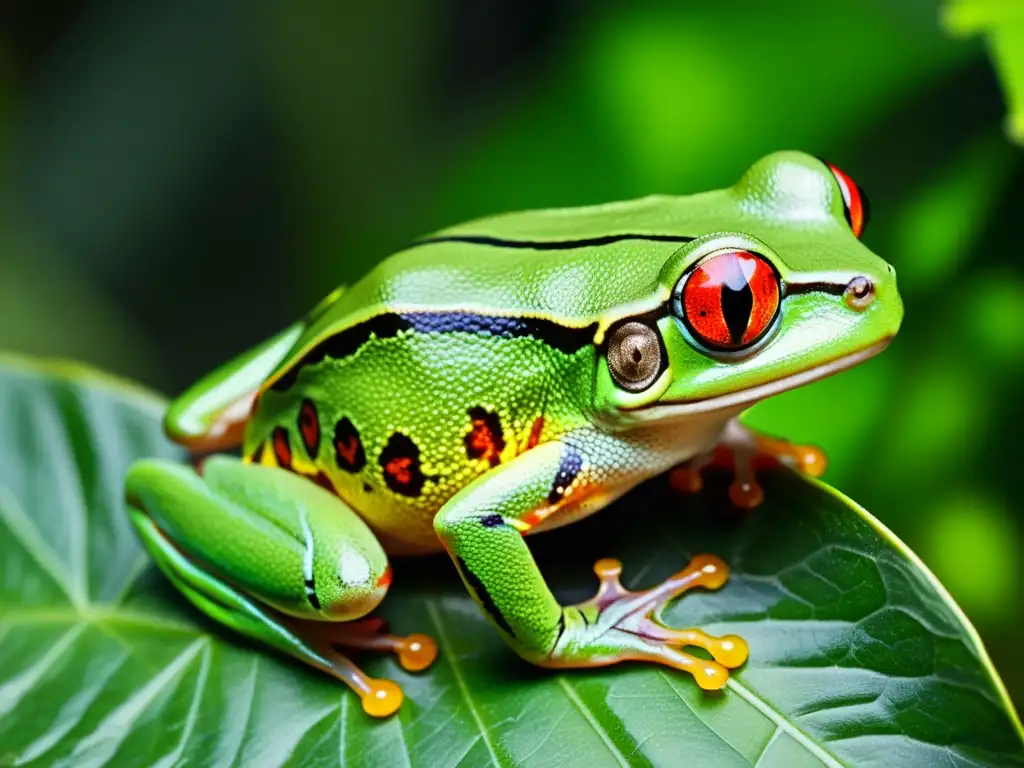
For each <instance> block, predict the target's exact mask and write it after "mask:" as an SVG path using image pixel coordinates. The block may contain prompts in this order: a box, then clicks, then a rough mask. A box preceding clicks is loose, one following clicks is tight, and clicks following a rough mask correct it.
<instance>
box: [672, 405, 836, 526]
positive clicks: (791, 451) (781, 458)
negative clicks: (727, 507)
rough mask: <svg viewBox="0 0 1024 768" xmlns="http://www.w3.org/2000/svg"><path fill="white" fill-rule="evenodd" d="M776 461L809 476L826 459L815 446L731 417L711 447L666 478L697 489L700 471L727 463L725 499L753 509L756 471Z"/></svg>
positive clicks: (760, 493)
mask: <svg viewBox="0 0 1024 768" xmlns="http://www.w3.org/2000/svg"><path fill="white" fill-rule="evenodd" d="M779 464H783V465H785V466H787V467H792V468H793V469H797V470H799V471H801V472H804V473H806V474H808V475H811V476H812V477H821V475H822V474H824V472H825V467H826V465H827V461H826V459H825V454H824V453H823V452H822V450H821V449H820V448H817V447H816V446H813V445H797V444H796V443H791V442H789V441H787V440H779V439H778V438H774V437H769V436H768V435H762V434H760V433H758V432H755V431H754V430H752V429H750V428H748V427H745V426H743V425H742V424H740V423H739V421H737V420H736V419H733V420H732V421H730V422H729V423H728V424H727V425H726V427H725V430H724V431H723V432H722V436H721V438H720V439H719V441H718V444H717V445H716V446H715V447H714V448H713V449H712V450H710V451H708V452H707V453H702V454H700V455H698V456H695V457H694V458H693V459H691V460H690V461H688V462H687V463H686V464H683V465H682V466H679V467H676V468H675V469H673V470H672V471H671V472H670V473H669V482H670V483H671V484H672V487H673V488H674V489H675V490H677V491H679V492H680V493H697V492H698V491H700V489H701V488H703V487H704V478H703V475H704V472H706V471H708V470H710V469H718V468H728V467H731V468H732V470H733V481H732V484H731V485H730V486H729V499H730V500H731V501H732V503H733V504H735V505H736V506H737V507H741V508H742V509H753V508H754V507H757V506H759V505H760V504H761V502H762V501H764V490H763V489H762V488H761V486H760V484H759V483H758V482H757V472H759V471H760V470H762V469H768V468H770V467H774V466H778V465H779Z"/></svg>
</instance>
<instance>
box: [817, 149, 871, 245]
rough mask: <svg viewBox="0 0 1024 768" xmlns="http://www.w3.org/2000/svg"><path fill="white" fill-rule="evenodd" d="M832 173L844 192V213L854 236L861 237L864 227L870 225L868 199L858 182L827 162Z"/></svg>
mask: <svg viewBox="0 0 1024 768" xmlns="http://www.w3.org/2000/svg"><path fill="white" fill-rule="evenodd" d="M825 165H827V166H828V169H829V170H830V171H832V175H833V176H835V177H836V184H838V185H839V191H840V192H842V194H843V213H844V214H845V215H846V222H847V223H848V224H849V225H850V229H852V230H853V234H854V237H860V235H861V232H863V231H864V227H866V226H867V225H868V213H869V208H868V199H867V197H866V196H865V195H864V192H863V191H862V190H861V188H860V187H858V186H857V183H856V182H855V181H854V180H853V179H851V178H850V177H849V176H847V175H846V174H845V173H843V172H842V171H841V170H839V169H838V168H836V167H835V166H834V165H832V163H829V162H825Z"/></svg>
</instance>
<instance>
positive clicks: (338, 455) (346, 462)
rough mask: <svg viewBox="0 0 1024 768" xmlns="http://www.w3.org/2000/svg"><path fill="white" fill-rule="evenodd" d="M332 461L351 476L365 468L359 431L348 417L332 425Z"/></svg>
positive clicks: (364, 453)
mask: <svg viewBox="0 0 1024 768" xmlns="http://www.w3.org/2000/svg"><path fill="white" fill-rule="evenodd" d="M334 459H335V461H336V462H337V463H338V466H339V467H340V468H341V469H343V470H344V471H346V472H351V473H352V474H355V473H356V472H358V471H359V470H361V469H362V468H363V467H365V466H366V451H364V450H363V441H362V440H361V439H360V438H359V430H358V429H356V425H355V424H353V423H352V420H351V419H350V418H349V417H348V416H345V417H344V418H342V419H341V421H339V422H338V423H337V424H335V425H334Z"/></svg>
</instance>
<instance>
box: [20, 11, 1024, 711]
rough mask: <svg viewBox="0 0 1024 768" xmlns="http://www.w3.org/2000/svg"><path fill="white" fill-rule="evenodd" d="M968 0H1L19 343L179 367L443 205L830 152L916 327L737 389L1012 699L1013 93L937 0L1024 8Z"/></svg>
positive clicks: (1017, 614)
mask: <svg viewBox="0 0 1024 768" xmlns="http://www.w3.org/2000/svg"><path fill="white" fill-rule="evenodd" d="M47 5H52V7H51V8H44V6H47ZM959 5H961V6H962V8H960V9H959V10H958V9H956V8H953V9H952V10H950V11H947V13H946V16H945V22H946V27H944V26H943V25H942V24H940V8H939V5H938V2H937V0H935V1H933V0H906V1H905V2H899V3H893V2H890V1H889V0H860V1H856V0H833V2H829V3H822V2H819V1H818V0H788V1H787V2H782V1H781V0H780V2H776V3H764V2H758V1H756V0H721V1H720V2H718V3H714V4H710V3H667V2H666V3H643V4H613V3H586V4H584V3H581V2H575V3H574V2H559V3H546V2H540V0H537V1H536V2H520V3H516V2H512V0H503V1H502V2H495V3H487V4H484V3H473V2H470V0H461V1H456V0H449V1H448V2H435V3H399V2H397V1H396V0H381V2H379V3H374V4H354V3H353V4H346V3H335V2H328V0H292V2H287V3H286V2H283V1H282V0H261V1H260V2H255V3H244V2H242V0H219V1H218V2H205V1H204V0H179V2H176V3H173V4H158V5H154V6H151V5H149V4H145V5H143V4H136V3H132V2H130V0H65V1H64V2H59V3H52V4H50V3H36V4H7V7H5V8H4V9H3V10H2V11H0V347H3V348H11V349H16V350H20V351H24V352H28V353H32V354H37V355H67V356H72V357H76V358H80V359H83V360H86V361H89V362H92V363H96V364H98V365H101V366H104V367H106V368H110V369H113V370H114V371H117V372H119V373H123V374H126V375H130V376H134V377H136V378H140V379H142V380H143V381H145V382H147V383H150V384H152V385H154V386H157V387H159V388H162V389H164V390H166V391H168V392H172V393H173V392H175V391H178V390H179V389H181V388H182V387H184V386H185V385H186V384H187V383H188V382H189V381H190V380H191V379H192V378H193V377H195V376H197V375H199V374H200V373H202V372H203V371H205V370H207V369H209V368H210V367H212V366H213V365H215V364H216V363H218V362H220V361H221V360H223V359H224V358H226V357H227V356H229V355H232V354H234V353H236V352H237V351H239V350H241V349H242V348H244V347H245V346H247V345H248V344H250V343H252V342H254V341H256V340H258V339H261V338H263V337H265V336H267V335H269V334H270V333H271V332H273V331H275V330H277V329H278V328H279V327H281V326H283V325H284V324H285V323H286V322H289V321H291V320H292V319H293V318H294V317H296V316H297V315H299V314H300V313H302V312H303V311H304V310H305V309H306V308H308V307H309V306H310V305H312V303H313V302H315V301H316V300H317V299H319V298H320V297H321V296H323V295H324V294H326V293H327V292H328V291H329V290H330V289H331V288H332V287H333V286H334V285H336V284H338V283H342V282H351V281H353V280H356V279H358V278H359V276H360V275H362V274H363V273H364V272H365V271H366V270H367V269H368V268H369V267H370V266H371V265H372V264H374V263H376V262H377V261H378V260H379V259H381V258H383V257H384V256H386V255H387V254H388V253H389V252H390V251H391V250H393V249H395V248H397V247H399V246H400V245H401V244H403V243H404V242H406V241H408V240H409V239H410V238H412V237H414V236H415V235H418V234H421V233H423V232H426V231H429V230H431V229H434V228H438V227H441V226H444V225H447V224H451V223H454V222H458V221H460V220H465V219H467V218H470V217H473V216H476V215H482V214H486V213H492V212H497V211H501V210H509V209H518V208H529V207H540V206H547V205H575V204H584V203H594V202H602V201H605V200H612V199H620V198H626V197H631V196H638V195H643V194H648V193H651V192H666V193H688V192H695V191H700V190H703V189H707V188H714V187H721V186H724V185H728V184H731V183H732V182H733V181H734V180H735V178H736V177H737V176H738V174H739V173H740V172H741V171H742V170H743V169H744V168H745V167H746V166H747V165H748V164H749V163H750V162H751V161H752V160H754V159H755V158H756V157H758V156H760V155H761V154H764V153H766V152H769V151H772V150H775V149H782V148H795V149H802V150H805V151H808V152H812V153H815V154H818V155H822V156H825V157H828V158H829V159H830V160H831V161H833V162H835V163H836V164H837V165H839V166H840V167H841V168H843V169H844V170H846V171H847V172H848V173H850V174H851V175H852V176H853V177H854V178H855V179H856V180H857V181H858V182H859V183H860V184H861V185H862V186H863V187H864V188H865V189H866V190H867V192H868V194H869V195H870V197H871V201H872V207H873V211H874V219H873V221H872V223H871V225H870V226H869V228H868V230H867V233H866V235H865V241H866V243H867V244H868V245H869V246H870V247H872V248H873V249H875V250H876V251H877V252H878V253H879V254H881V255H882V256H883V257H885V258H886V259H887V260H889V261H890V262H891V263H892V264H893V265H894V266H895V267H896V270H897V273H898V274H899V276H900V280H901V283H900V284H901V290H902V293H903V296H904V301H905V304H906V321H905V324H904V328H903V330H902V331H901V334H900V336H899V338H898V339H897V340H896V342H895V343H894V344H893V345H892V347H891V348H890V349H889V350H888V351H887V352H886V353H885V354H884V355H883V356H881V357H880V358H877V359H875V360H872V361H870V362H869V363H867V364H865V365H864V366H862V367H860V368H858V369H855V370H853V371H850V372H848V373H845V374H843V375H842V376H839V377H836V378H833V379H829V380H826V381H823V382H820V383H818V384H815V385H813V386H810V387H807V388H804V389H802V390H798V391H795V392H792V393H788V394H786V395H783V396H780V397H778V398H775V399H773V400H770V401H767V402H765V403H763V404H760V405H759V406H757V407H756V408H754V409H753V411H752V412H751V413H750V414H749V415H748V417H747V418H748V421H749V422H751V423H753V424H755V425H757V426H759V427H761V428H763V429H766V430H769V431H772V432H776V433H779V434H783V435H786V436H788V437H790V438H792V439H794V440H799V441H808V442H814V443H818V444H821V445H822V446H824V447H825V449H826V450H827V451H828V453H829V455H830V457H831V466H830V469H829V472H828V474H827V476H826V479H827V480H828V481H830V482H831V483H833V484H834V485H836V486H838V487H839V488H841V489H842V490H843V491H845V492H846V493H848V494H850V495H851V496H852V497H853V498H855V499H857V500H858V501H859V502H861V503H863V504H864V505H865V506H867V507H868V508H869V509H872V508H876V509H885V510H890V513H889V515H888V516H887V517H886V520H885V522H886V523H887V524H888V525H889V526H890V527H892V528H893V529H894V530H895V531H896V533H897V534H899V535H900V536H902V537H903V538H904V539H905V540H906V541H907V542H908V543H909V544H910V545H911V547H913V548H914V549H915V550H917V551H918V553H919V554H920V555H921V556H922V557H923V559H924V560H925V561H926V562H927V563H928V564H929V565H931V566H932V568H933V569H934V570H935V571H936V573H937V575H938V576H939V578H940V579H941V580H943V581H944V582H945V583H946V585H947V586H948V587H949V589H950V590H951V592H952V593H953V594H954V596H955V597H957V598H958V599H959V600H960V602H961V604H962V606H963V608H964V609H965V611H966V612H967V614H968V615H969V616H970V617H971V618H972V619H973V620H974V621H975V622H976V623H977V625H978V628H979V630H980V631H981V633H982V636H983V637H984V638H985V639H986V641H987V643H988V645H989V647H990V650H991V652H992V655H993V657H994V659H995V661H996V664H997V666H998V667H999V668H1000V669H1001V671H1002V674H1003V677H1004V679H1005V680H1006V683H1007V685H1008V687H1009V688H1010V691H1011V695H1012V696H1013V697H1014V698H1015V699H1016V701H1017V702H1018V705H1019V704H1020V703H1021V701H1022V699H1024V663H1022V661H1021V660H1020V655H1019V653H1018V652H1017V645H1018V635H1017V633H1018V632H1019V630H1020V629H1021V623H1022V622H1021V618H1022V613H1024V610H1022V607H1021V604H1022V602H1024V601H1022V600H1021V598H1020V592H1019V584H1020V583H1021V561H1020V543H1021V526H1022V520H1024V504H1022V503H1021V502H1020V500H1019V499H1020V490H1019V488H1018V485H1017V483H1016V480H1015V478H1016V475H1017V473H1019V472H1020V469H1019V466H1020V464H1021V458H1022V451H1021V449H1020V440H1021V438H1020V436H1019V435H1018V430H1019V428H1020V419H1019V417H1018V416H1017V414H1018V412H1019V407H1018V406H1017V398H1018V396H1019V382H1020V381H1021V372H1022V367H1024V333H1022V329H1024V267H1022V262H1021V259H1020V256H1019V248H1020V246H1019V242H1018V238H1017V236H1016V235H1017V231H1016V225H1017V223H1018V219H1017V217H1018V216H1019V212H1020V211H1021V210H1022V209H1024V164H1022V162H1021V153H1020V150H1019V149H1018V148H1016V147H1014V146H1013V145H1012V144H1011V143H1010V142H1009V141H1008V140H1007V138H1006V136H1005V134H1004V132H1003V131H1002V130H1001V126H1002V125H1003V121H1004V114H1005V113H1006V111H1007V110H1010V111H1011V112H1012V111H1013V110H1015V109H1016V110H1018V112H1019V105H1017V104H1015V103H1013V102H1012V101H1011V103H1010V104H1009V105H1007V104H1006V103H1005V102H1004V100H1003V97H1002V93H1001V91H1000V86H999V84H998V81H997V77H996V73H995V71H994V70H993V66H992V64H991V63H990V61H989V59H988V57H987V56H986V45H985V43H984V42H983V38H971V37H969V36H967V37H954V36H951V35H950V34H949V33H947V32H946V31H945V30H946V29H947V28H954V29H957V30H958V31H963V32H970V31H979V30H982V29H985V30H988V32H987V33H986V34H987V37H986V38H984V39H987V40H988V43H989V46H995V47H998V46H1000V45H1001V46H1003V48H1007V47H1009V48H1013V46H1012V44H1011V43H1012V40H1011V37H1012V33H1009V32H1005V31H1003V32H999V33H998V34H997V33H995V32H992V29H993V27H992V26H991V25H989V26H987V27H986V26H984V25H982V24H981V23H980V22H979V23H978V24H974V25H973V26H972V25H971V24H968V23H966V22H963V19H965V18H968V17H966V16H963V15H962V13H966V12H965V11H963V8H966V7H967V5H971V4H970V3H962V4H959ZM973 5H975V6H977V7H980V6H981V5H982V4H981V3H974V4H973ZM958 13H961V16H957V14H958ZM970 18H974V17H970ZM957 19H959V20H960V21H961V22H963V23H960V24H959V26H958V24H957ZM1004 29H1005V28H1004ZM1007 35H1010V37H1007ZM1000 40H1002V41H1003V42H1002V43H1000V42H999V41H1000ZM1007 41H1009V42H1007ZM1018 48H1019V46H1018ZM1012 58H1013V57H1012V56H1008V57H1005V58H1004V59H1002V60H1001V62H1002V63H1001V64H1000V71H1001V73H1002V74H1004V76H1005V77H1006V78H1008V79H1007V82H1009V79H1010V78H1013V77H1017V78H1018V79H1020V73H1019V72H1018V73H1017V74H1016V75H1014V74H1013V72H1012V71H1011V70H1012V69H1013V67H1014V66H1016V64H1014V62H1013V61H1012V60H1011V59H1012ZM1017 64H1019V62H1017ZM1007 88H1008V90H1007V92H1009V86H1008V87H1007ZM1012 125H1013V124H1012V123H1011V129H1012Z"/></svg>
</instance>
